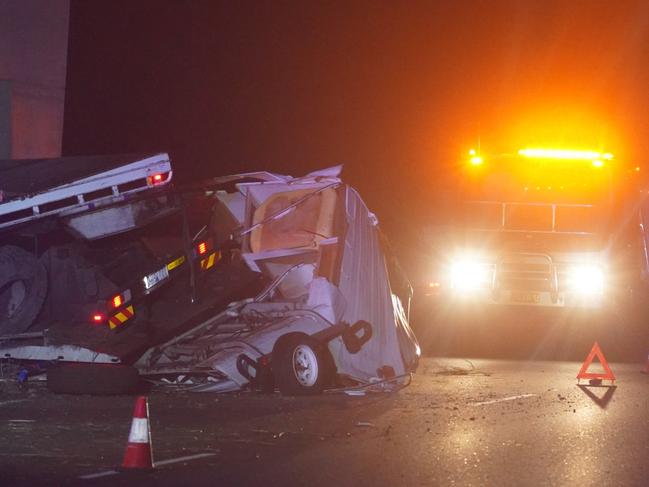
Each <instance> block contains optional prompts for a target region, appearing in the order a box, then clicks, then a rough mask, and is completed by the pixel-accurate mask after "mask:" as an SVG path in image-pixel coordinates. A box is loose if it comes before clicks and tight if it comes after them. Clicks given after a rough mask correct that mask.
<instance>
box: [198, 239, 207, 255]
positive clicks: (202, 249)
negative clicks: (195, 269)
mask: <svg viewBox="0 0 649 487" xmlns="http://www.w3.org/2000/svg"><path fill="white" fill-rule="evenodd" d="M205 252H207V242H201V243H199V244H198V254H199V255H203V254H205Z"/></svg>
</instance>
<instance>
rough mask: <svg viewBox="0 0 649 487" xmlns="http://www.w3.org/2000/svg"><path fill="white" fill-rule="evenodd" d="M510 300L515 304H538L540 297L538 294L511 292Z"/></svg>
mask: <svg viewBox="0 0 649 487" xmlns="http://www.w3.org/2000/svg"><path fill="white" fill-rule="evenodd" d="M511 300H512V301H513V302H515V303H527V304H538V303H539V302H541V296H540V295H539V293H530V292H521V291H512V296H511Z"/></svg>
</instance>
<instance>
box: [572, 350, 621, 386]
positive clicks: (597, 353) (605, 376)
mask: <svg viewBox="0 0 649 487" xmlns="http://www.w3.org/2000/svg"><path fill="white" fill-rule="evenodd" d="M595 357H597V358H598V359H599V361H600V363H601V364H602V367H603V368H604V373H601V372H596V373H592V372H586V371H587V370H588V367H590V364H591V363H592V362H593V359H594V358H595ZM577 379H601V380H611V381H614V380H615V375H614V374H613V371H612V370H611V368H610V367H609V366H608V362H607V361H606V359H605V358H604V354H603V353H602V349H601V348H599V344H598V343H597V342H595V343H594V344H593V348H592V349H591V350H590V353H589V354H588V357H586V360H584V363H583V364H582V366H581V370H580V371H579V373H578V374H577Z"/></svg>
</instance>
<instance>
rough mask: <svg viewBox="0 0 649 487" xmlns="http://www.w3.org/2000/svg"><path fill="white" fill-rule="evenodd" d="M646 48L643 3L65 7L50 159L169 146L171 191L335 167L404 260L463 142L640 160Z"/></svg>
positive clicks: (645, 141) (79, 3)
mask: <svg viewBox="0 0 649 487" xmlns="http://www.w3.org/2000/svg"><path fill="white" fill-rule="evenodd" d="M648 35H649V3H647V2H617V1H615V2H613V1H611V2H599V1H571V2H567V1H566V2H554V1H548V0H544V1H524V0H517V1H516V0H515V1H510V2H498V1H484V2H482V1H439V2H433V1H431V2H354V1H351V2H346V1H339V2H315V1H313V2H311V1H310V2H281V1H273V2H262V1H258V2H245V1H244V2H238V1H229V2H220V1H200V0H194V1H180V0H178V1H162V0H156V1H148V0H140V1H124V0H111V1H109V2H106V1H99V0H93V1H87V0H85V1H84V0H72V2H71V15H70V46H69V53H68V78H67V93H66V107H65V127H64V141H63V151H64V154H65V155H78V154H104V153H124V152H141V151H168V152H170V154H171V156H172V160H173V163H174V166H175V170H176V177H178V178H179V179H180V180H187V179H191V178H193V177H198V176H209V175H222V174H228V173H232V172H240V171H248V170H270V171H275V172H282V173H288V174H292V175H295V176H298V175H302V174H304V173H306V172H309V171H311V170H315V169H319V168H322V167H326V166H330V165H335V164H341V163H342V164H344V165H345V172H344V177H345V178H346V179H347V181H348V182H350V183H351V184H352V185H354V186H356V187H357V188H358V189H359V190H360V191H361V194H362V195H363V196H364V198H365V199H366V201H367V202H368V205H369V206H370V207H371V208H372V209H374V210H375V211H376V212H377V214H378V216H379V219H380V221H381V222H382V226H383V227H384V229H386V230H387V233H388V235H389V237H390V238H391V239H392V240H393V241H394V242H395V243H396V245H397V247H398V248H401V249H405V250H403V252H404V253H405V254H409V253H411V251H412V253H414V250H412V249H414V248H415V247H416V245H417V244H420V243H421V242H422V241H423V240H422V235H421V232H422V229H425V228H426V226H427V225H428V224H429V223H430V222H431V221H434V220H435V219H436V218H439V217H440V215H442V214H443V213H444V211H445V208H444V202H445V201H446V200H445V198H443V197H441V196H444V195H447V194H448V193H450V192H452V189H451V188H452V187H451V185H450V183H449V181H450V180H451V179H452V178H450V177H449V176H452V175H453V168H454V167H455V166H456V165H457V164H459V161H460V160H461V157H462V156H463V155H464V154H466V152H467V151H468V149H469V148H470V147H472V146H476V145H477V144H478V141H480V144H481V147H482V150H483V151H484V152H498V151H503V150H506V151H512V150H516V149H518V148H520V147H522V146H526V145H541V144H543V145H556V144H564V145H565V144H571V145H577V146H580V147H588V148H594V149H602V150H606V151H611V152H614V153H615V154H616V159H617V160H627V161H633V164H640V165H641V164H642V162H643V161H644V154H646V153H647V152H649V137H647V135H648V134H649V121H648V117H647V115H646V114H647V107H648V101H649V100H648V95H647V93H649V38H648ZM409 249H410V250H409ZM407 257H408V256H406V260H408V259H407ZM414 261H415V262H416V259H414ZM411 265H412V264H411Z"/></svg>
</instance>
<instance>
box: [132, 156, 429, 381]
mask: <svg viewBox="0 0 649 487" xmlns="http://www.w3.org/2000/svg"><path fill="white" fill-rule="evenodd" d="M340 169H341V168H340V167H336V168H331V169H328V170H324V171H319V172H314V173H311V174H309V175H307V176H305V177H302V178H292V177H288V176H279V175H274V174H269V173H255V174H245V175H240V176H236V177H233V178H231V179H232V182H233V183H234V187H236V191H234V192H230V193H227V192H223V191H221V192H217V193H215V197H216V198H217V199H218V201H219V202H220V203H221V204H222V210H227V215H226V214H225V212H224V211H221V213H220V214H221V221H222V222H223V223H225V224H226V225H228V226H229V228H227V229H226V228H224V230H223V232H222V233H223V234H225V233H229V234H230V235H231V236H232V242H231V243H232V245H234V246H237V247H238V248H240V249H241V257H242V258H243V259H244V261H245V262H246V263H247V265H248V266H249V267H250V268H251V269H253V270H254V271H257V272H260V273H262V274H264V275H265V276H266V277H267V278H268V280H269V284H268V286H267V287H266V288H265V289H264V290H263V291H262V292H261V293H259V294H257V295H256V296H254V297H250V298H249V299H245V300H243V301H239V302H235V303H232V304H230V305H229V306H228V307H227V308H226V309H225V310H224V311H223V312H221V313H220V314H218V315H216V316H214V317H212V318H210V319H208V320H207V321H205V322H203V323H201V324H200V325H198V326H196V327H195V328H193V329H191V330H189V331H187V332H186V333H184V334H182V335H180V336H177V337H175V338H173V339H172V340H170V341H168V342H166V343H163V344H160V345H158V346H155V347H153V348H151V349H149V350H148V351H146V353H144V354H143V355H142V357H141V358H140V359H139V360H138V361H137V362H136V364H135V366H136V367H137V368H138V369H139V371H140V374H141V375H145V376H149V377H150V378H159V379H164V381H165V382H168V383H169V382H170V383H176V384H177V383H179V382H180V383H185V384H191V386H190V387H191V388H192V389H194V390H197V391H233V390H239V389H241V388H243V387H246V386H248V385H249V384H250V383H252V384H253V385H255V386H257V387H260V388H262V389H269V388H274V387H277V388H279V390H280V391H281V392H282V393H284V394H311V393H317V392H320V391H321V390H322V389H323V388H324V387H325V386H327V385H331V384H334V383H336V382H338V383H339V384H340V383H344V384H350V383H352V384H370V383H375V382H381V383H382V384H393V385H394V386H399V385H400V384H403V383H405V382H406V378H407V377H408V376H409V374H410V373H411V372H413V371H414V370H415V368H416V366H417V362H418V358H419V354H420V351H419V346H418V344H417V340H416V338H415V336H414V334H413V332H412V330H411V329H410V327H409V324H408V320H407V307H408V305H409V303H408V302H406V303H405V305H406V306H405V308H404V305H403V304H402V300H401V299H400V298H399V297H398V296H397V295H396V294H395V293H394V292H393V290H396V288H397V287H398V288H402V289H403V290H404V291H405V292H404V294H405V296H402V297H403V298H404V299H406V300H409V299H410V296H409V292H410V287H409V285H403V286H402V285H393V286H391V283H390V278H389V273H388V267H387V264H386V262H387V261H386V257H385V254H384V248H383V247H384V246H383V245H382V238H381V236H380V232H379V229H378V227H377V224H378V222H377V219H376V217H375V216H374V214H372V213H371V212H370V211H369V210H368V208H367V206H366V205H365V203H364V202H363V200H362V199H361V197H360V196H359V194H358V193H357V192H356V191H355V190H354V189H353V188H351V187H349V186H347V185H346V184H344V183H343V182H342V181H341V180H340V178H339V173H340ZM237 180H238V181H240V182H237ZM219 182H221V183H222V182H223V179H221V180H220V181H219ZM388 387H390V386H389V385H388Z"/></svg>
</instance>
